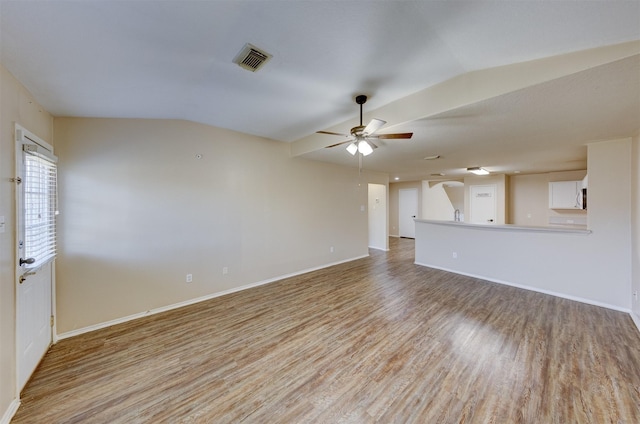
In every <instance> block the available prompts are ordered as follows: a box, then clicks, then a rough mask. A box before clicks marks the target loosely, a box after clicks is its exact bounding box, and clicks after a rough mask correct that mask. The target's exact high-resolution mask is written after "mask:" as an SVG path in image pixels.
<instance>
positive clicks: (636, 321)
mask: <svg viewBox="0 0 640 424" xmlns="http://www.w3.org/2000/svg"><path fill="white" fill-rule="evenodd" d="M629 315H631V319H632V320H633V323H634V324H635V325H636V327H638V331H640V316H638V314H636V313H635V312H633V311H631V312H629Z"/></svg>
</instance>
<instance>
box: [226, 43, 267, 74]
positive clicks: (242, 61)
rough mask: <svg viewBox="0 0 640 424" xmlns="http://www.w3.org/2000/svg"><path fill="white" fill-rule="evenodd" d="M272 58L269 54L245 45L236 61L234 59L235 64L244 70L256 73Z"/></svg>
mask: <svg viewBox="0 0 640 424" xmlns="http://www.w3.org/2000/svg"><path fill="white" fill-rule="evenodd" d="M271 57H272V55H270V54H269V53H267V52H265V51H262V50H260V49H259V48H257V47H256V46H254V45H251V44H249V43H247V44H245V45H244V47H243V48H242V50H241V51H240V53H238V55H237V56H236V57H235V59H233V62H234V63H237V64H238V65H239V66H240V67H242V68H244V69H247V70H249V71H251V72H255V71H257V70H258V69H260V68H261V67H262V66H263V65H264V64H265V63H266V62H267V61H268V60H269V59H271Z"/></svg>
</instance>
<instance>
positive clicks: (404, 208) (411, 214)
mask: <svg viewBox="0 0 640 424" xmlns="http://www.w3.org/2000/svg"><path fill="white" fill-rule="evenodd" d="M417 216H418V189H417V188H401V189H400V190H399V192H398V235H399V236H400V237H405V238H416V223H415V221H414V219H415V218H417Z"/></svg>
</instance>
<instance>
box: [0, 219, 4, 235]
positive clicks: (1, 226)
mask: <svg viewBox="0 0 640 424" xmlns="http://www.w3.org/2000/svg"><path fill="white" fill-rule="evenodd" d="M0 233H4V216H0Z"/></svg>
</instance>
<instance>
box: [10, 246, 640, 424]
mask: <svg viewBox="0 0 640 424" xmlns="http://www.w3.org/2000/svg"><path fill="white" fill-rule="evenodd" d="M390 247H391V251H390V252H379V251H372V252H371V257H369V258H365V259H361V260H358V261H354V262H350V263H346V264H341V265H338V266H334V267H331V268H328V269H324V270H319V271H315V272H311V273H308V274H305V275H301V276H298V277H293V278H289V279H286V280H282V281H280V282H277V283H272V284H269V285H266V286H261V287H257V288H253V289H250V290H246V291H243V292H238V293H234V294H230V295H227V296H223V297H220V298H216V299H212V300H210V301H206V302H202V303H199V304H197V305H192V306H188V307H184V308H181V309H178V310H174V311H170V312H166V313H162V314H158V315H154V316H150V317H147V318H144V319H140V320H137V321H133V322H129V323H125V324H121V325H117V326H113V327H110V328H107V329H103V330H98V331H94V332H92V333H88V334H84V335H81V336H77V337H74V338H72V339H67V340H62V341H60V342H59V343H58V344H56V345H54V346H52V347H51V349H50V350H49V352H48V353H47V355H46V356H45V358H44V359H43V361H42V363H41V364H40V366H39V367H38V369H37V370H36V372H35V374H34V376H33V377H32V379H31V381H29V383H28V384H27V386H26V388H25V390H24V391H23V393H22V405H21V406H20V408H19V410H18V413H17V414H16V416H15V417H14V419H13V421H12V423H14V424H20V423H127V424H130V423H238V422H245V423H629V424H637V423H640V333H639V332H638V331H637V329H636V328H635V327H634V325H633V323H632V321H631V319H630V318H629V316H628V315H626V314H624V313H621V312H616V311H612V310H608V309H604V308H600V307H596V306H591V305H586V304H581V303H577V302H572V301H569V300H565V299H560V298H555V297H552V296H548V295H544V294H540V293H534V292H530V291H526V290H521V289H517V288H513V287H507V286H502V285H499V284H494V283H489V282H486V281H481V280H477V279H474V278H469V277H464V276H460V275H455V274H451V273H447V272H444V271H439V270H434V269H429V268H425V267H420V266H417V265H414V264H413V260H414V259H413V249H414V243H413V241H412V240H407V239H391V240H390Z"/></svg>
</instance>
